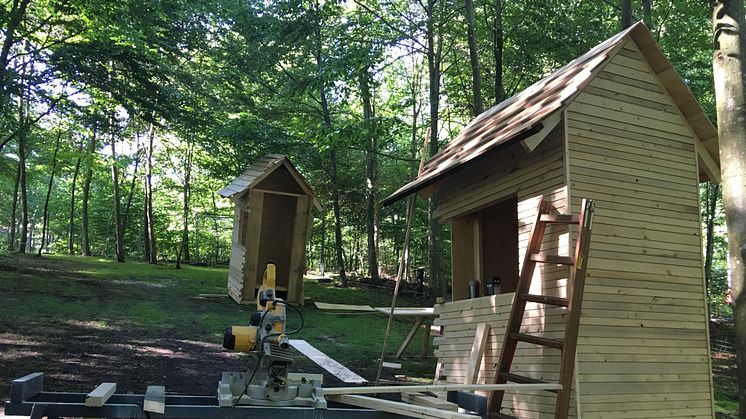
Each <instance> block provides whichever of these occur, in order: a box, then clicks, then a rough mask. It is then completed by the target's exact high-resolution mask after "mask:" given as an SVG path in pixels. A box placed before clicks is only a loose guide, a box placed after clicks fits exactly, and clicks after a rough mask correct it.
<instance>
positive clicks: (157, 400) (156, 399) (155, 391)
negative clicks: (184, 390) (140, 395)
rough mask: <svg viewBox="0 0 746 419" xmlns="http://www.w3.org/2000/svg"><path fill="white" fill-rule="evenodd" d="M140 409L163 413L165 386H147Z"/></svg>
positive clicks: (164, 408) (164, 407)
mask: <svg viewBox="0 0 746 419" xmlns="http://www.w3.org/2000/svg"><path fill="white" fill-rule="evenodd" d="M142 410H144V411H146V412H153V413H164V412H165V411H166V387H164V386H148V389H147V390H146V391H145V400H144V401H143V405H142Z"/></svg>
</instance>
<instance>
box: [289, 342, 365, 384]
mask: <svg viewBox="0 0 746 419" xmlns="http://www.w3.org/2000/svg"><path fill="white" fill-rule="evenodd" d="M290 345H291V346H292V347H293V348H295V349H296V350H297V351H298V352H300V353H302V354H303V355H304V356H306V357H307V358H308V359H310V360H311V361H313V362H315V363H316V364H317V365H318V366H320V367H321V368H323V369H325V370H326V371H328V372H329V373H330V374H332V375H334V376H335V377H337V378H339V379H340V380H342V381H343V382H345V383H351V384H362V383H367V382H368V380H366V379H365V378H363V377H361V376H359V375H357V374H355V373H354V372H352V371H350V370H349V369H348V368H347V367H345V366H344V365H342V364H340V363H339V362H337V361H335V360H333V359H331V358H330V357H329V356H327V355H326V354H325V353H323V352H321V351H320V350H318V349H316V348H315V347H313V346H312V345H311V344H310V343H308V342H306V341H305V340H301V339H291V340H290Z"/></svg>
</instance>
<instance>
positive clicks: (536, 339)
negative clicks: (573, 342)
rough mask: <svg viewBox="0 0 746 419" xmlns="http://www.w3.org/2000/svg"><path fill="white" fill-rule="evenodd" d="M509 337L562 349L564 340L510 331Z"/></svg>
mask: <svg viewBox="0 0 746 419" xmlns="http://www.w3.org/2000/svg"><path fill="white" fill-rule="evenodd" d="M510 337H511V338H513V339H515V340H518V341H521V342H526V343H533V344H534V345H541V346H546V347H548V348H555V349H562V347H563V346H565V344H564V342H563V341H562V340H560V339H549V338H543V337H541V336H534V335H527V334H525V333H511V334H510Z"/></svg>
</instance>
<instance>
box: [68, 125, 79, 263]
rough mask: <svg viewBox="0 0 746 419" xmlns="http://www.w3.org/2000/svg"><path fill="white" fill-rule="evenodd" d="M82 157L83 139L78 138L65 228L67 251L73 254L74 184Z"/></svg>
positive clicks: (76, 180)
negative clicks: (68, 212) (78, 142)
mask: <svg viewBox="0 0 746 419" xmlns="http://www.w3.org/2000/svg"><path fill="white" fill-rule="evenodd" d="M82 157H83V140H82V139H81V140H80V145H79V146H78V157H77V158H76V159H75V169H74V170H73V182H72V185H71V186H70V217H69V222H68V228H67V252H68V253H69V254H71V255H74V254H75V186H76V184H77V182H78V172H80V162H81V161H82Z"/></svg>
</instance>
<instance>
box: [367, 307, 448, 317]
mask: <svg viewBox="0 0 746 419" xmlns="http://www.w3.org/2000/svg"><path fill="white" fill-rule="evenodd" d="M374 310H375V311H378V312H380V313H383V314H385V315H389V314H390V313H391V308H390V307H375V308H374ZM394 317H435V309H434V308H433V307H396V308H394Z"/></svg>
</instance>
